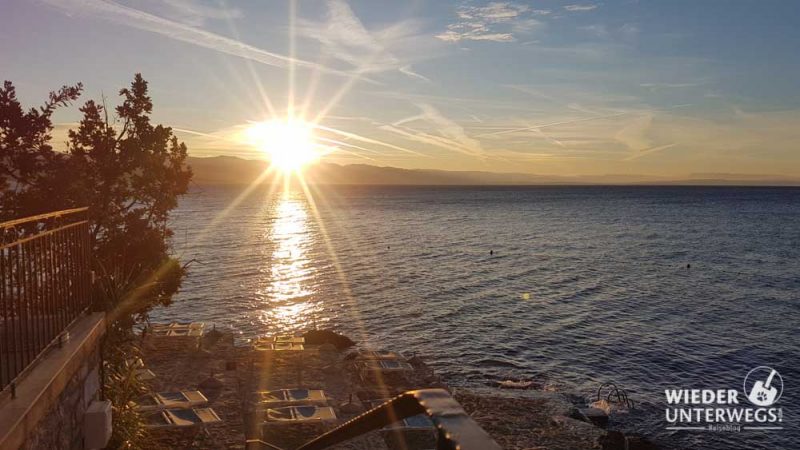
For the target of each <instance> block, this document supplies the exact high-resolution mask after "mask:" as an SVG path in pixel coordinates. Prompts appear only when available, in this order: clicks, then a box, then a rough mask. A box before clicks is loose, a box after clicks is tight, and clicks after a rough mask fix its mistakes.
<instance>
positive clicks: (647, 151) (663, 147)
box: [623, 143, 678, 161]
mask: <svg viewBox="0 0 800 450" xmlns="http://www.w3.org/2000/svg"><path fill="white" fill-rule="evenodd" d="M676 145H678V144H677V143H672V144H667V145H659V146H658V147H650V148H646V149H644V150H639V151H638V152H636V153H634V154H633V155H631V156H629V157H627V158H625V159H623V161H632V160H634V159H638V158H641V157H642V156H644V155H649V154H650V153H655V152H659V151H661V150H666V149H668V148H670V147H675V146H676Z"/></svg>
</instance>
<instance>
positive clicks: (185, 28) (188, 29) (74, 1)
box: [43, 0, 349, 76]
mask: <svg viewBox="0 0 800 450" xmlns="http://www.w3.org/2000/svg"><path fill="white" fill-rule="evenodd" d="M43 1H44V2H45V3H47V4H49V5H51V6H53V7H55V8H58V9H60V10H62V11H64V12H66V13H67V14H69V15H74V14H81V13H85V14H89V15H92V16H95V17H99V18H101V19H104V20H108V21H109V22H113V23H116V24H119V25H124V26H128V27H131V28H136V29H138V30H142V31H148V32H151V33H156V34H160V35H162V36H165V37H168V38H170V39H174V40H176V41H181V42H186V43H189V44H192V45H196V46H198V47H203V48H207V49H210V50H214V51H217V52H220V53H224V54H228V55H233V56H238V57H241V58H244V59H248V60H251V61H254V62H258V63H261V64H266V65H269V66H275V67H281V68H285V67H288V66H289V65H290V64H295V65H297V66H300V67H309V68H315V69H318V70H320V71H322V72H326V73H332V74H337V75H343V76H346V75H349V74H347V73H345V72H341V71H338V70H333V69H329V68H327V67H324V66H321V65H319V64H316V63H311V62H308V61H303V60H300V59H296V58H291V57H289V56H284V55H280V54H277V53H272V52H268V51H266V50H263V49H260V48H258V47H254V46H252V45H249V44H245V43H244V42H241V41H237V40H235V39H231V38H228V37H225V36H221V35H218V34H215V33H211V32H209V31H206V30H202V29H199V28H195V27H192V26H190V25H186V24H184V23H180V22H175V21H172V20H169V19H165V18H163V17H159V16H156V15H154V14H150V13H147V12H144V11H141V10H138V9H135V8H131V7H128V6H124V5H120V4H118V3H114V2H110V1H103V0H43Z"/></svg>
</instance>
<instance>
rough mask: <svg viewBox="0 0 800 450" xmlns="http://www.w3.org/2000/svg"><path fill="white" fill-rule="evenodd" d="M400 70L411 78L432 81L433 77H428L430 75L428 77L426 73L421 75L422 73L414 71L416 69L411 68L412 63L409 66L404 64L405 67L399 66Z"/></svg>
mask: <svg viewBox="0 0 800 450" xmlns="http://www.w3.org/2000/svg"><path fill="white" fill-rule="evenodd" d="M398 70H399V71H400V72H401V73H404V74H406V75H408V76H410V77H411V78H416V79H418V80H422V81H426V82H428V83H430V82H431V79H430V78H428V77H426V76H424V75H420V74H418V73H417V72H414V70H413V69H412V68H411V66H410V65H408V66H403V67H401V68H399V69H398Z"/></svg>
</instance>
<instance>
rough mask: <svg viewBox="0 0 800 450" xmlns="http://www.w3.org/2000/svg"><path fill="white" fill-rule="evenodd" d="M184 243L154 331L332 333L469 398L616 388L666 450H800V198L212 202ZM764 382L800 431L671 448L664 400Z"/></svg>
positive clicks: (604, 193)
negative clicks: (537, 386)
mask: <svg viewBox="0 0 800 450" xmlns="http://www.w3.org/2000/svg"><path fill="white" fill-rule="evenodd" d="M173 228H174V230H175V232H176V235H175V239H174V246H175V249H176V253H177V254H178V255H180V256H181V257H182V258H183V259H184V260H194V262H192V263H191V266H190V271H189V276H188V278H187V279H186V280H185V282H184V284H183V288H182V290H181V292H180V294H179V295H178V296H177V298H175V300H174V304H173V305H172V306H171V307H169V308H166V309H163V310H160V311H157V312H156V313H155V314H154V318H155V319H156V320H166V319H172V318H175V319H192V320H199V321H205V322H208V323H216V324H217V325H218V326H226V327H231V328H233V329H235V330H236V331H237V332H239V333H241V335H242V337H250V336H255V335H263V334H269V333H275V332H284V331H293V330H299V329H304V328H308V327H313V326H317V327H332V328H335V329H337V330H340V331H342V332H344V333H346V334H348V335H351V336H353V337H354V338H355V339H359V340H362V341H366V342H371V343H374V344H375V345H378V346H381V347H385V348H394V349H401V350H413V351H414V352H417V353H418V354H420V355H422V356H423V357H424V358H425V359H426V360H427V361H429V362H431V363H432V364H433V365H434V366H435V368H436V369H437V371H438V372H439V373H440V374H442V375H443V376H444V377H445V378H446V379H447V381H448V382H449V383H450V384H451V385H454V386H483V385H485V384H486V383H491V382H495V381H497V380H502V379H508V378H526V379H527V378H530V379H535V380H544V381H548V382H549V383H552V384H556V385H558V386H561V387H562V388H563V389H565V390H567V391H571V392H575V393H579V394H581V395H586V396H591V395H593V392H594V391H595V390H596V388H597V386H598V385H599V384H600V383H602V382H604V381H614V382H616V383H618V384H619V385H620V386H622V387H624V388H625V389H627V390H628V392H629V393H630V395H631V397H632V398H633V399H635V400H636V401H637V404H638V406H639V408H637V411H636V412H635V413H633V414H631V415H630V416H629V417H627V418H626V419H625V421H624V423H622V424H621V426H622V427H623V428H624V429H626V430H634V431H638V432H641V433H644V434H645V435H647V436H650V437H652V438H654V439H656V440H657V441H658V442H660V443H662V444H663V445H665V446H668V447H674V448H713V449H728V448H770V449H772V448H800V428H798V425H800V423H799V421H798V415H800V394H798V391H800V370H799V369H800V359H799V357H800V344H798V342H799V341H800V332H798V325H800V304H799V303H798V300H799V299H798V297H800V294H799V293H800V190H799V189H792V188H685V187H675V188H667V187H631V188H628V187H540V188H421V187H417V188H400V187H392V188H375V187H371V188H366V187H359V188H355V187H351V188H335V189H334V188H326V189H325V190H324V191H321V192H319V193H318V194H316V195H314V196H313V200H312V201H309V200H307V199H306V197H305V196H304V195H302V193H299V192H293V193H290V194H288V195H283V194H281V193H270V191H269V190H268V189H266V188H265V189H256V190H255V191H253V192H251V193H250V194H248V195H243V192H242V191H241V190H240V189H232V188H202V189H199V188H198V189H195V190H194V191H193V192H192V193H191V194H190V195H187V196H186V197H185V198H184V199H183V200H182V202H181V204H180V207H179V208H178V210H177V211H176V212H175V214H174V220H173ZM490 251H493V252H494V254H493V255H490ZM687 264H691V268H688V269H687ZM525 294H529V295H525ZM528 297H529V298H528ZM526 298H527V299H526ZM760 365H767V366H771V367H774V368H776V369H777V370H778V371H779V372H780V373H781V375H782V377H783V380H784V385H785V389H784V393H783V396H782V398H781V400H780V403H779V404H778V406H782V407H783V418H784V421H783V423H782V424H781V425H782V426H783V427H784V428H785V429H783V430H772V431H742V432H739V433H736V432H726V433H722V432H718V433H716V432H700V431H695V432H687V431H668V430H665V427H666V426H667V423H666V422H665V418H664V408H665V407H666V402H665V400H664V389H668V388H714V389H717V388H725V389H737V388H739V389H740V390H741V385H742V380H743V378H744V376H745V374H746V373H747V372H748V370H750V369H751V368H753V367H756V366H760ZM742 400H744V398H742Z"/></svg>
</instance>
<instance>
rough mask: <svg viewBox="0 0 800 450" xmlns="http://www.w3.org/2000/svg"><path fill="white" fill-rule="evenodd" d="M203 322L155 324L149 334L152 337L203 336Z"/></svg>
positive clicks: (151, 326)
mask: <svg viewBox="0 0 800 450" xmlns="http://www.w3.org/2000/svg"><path fill="white" fill-rule="evenodd" d="M204 327H205V324H204V323H203V322H170V323H154V324H152V325H150V327H149V328H148V330H147V332H148V334H150V335H152V336H202V335H203V328H204Z"/></svg>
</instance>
